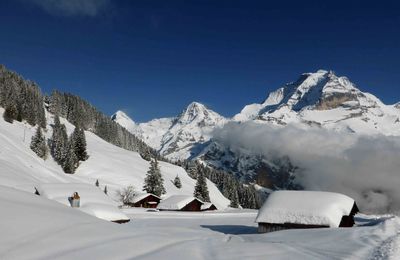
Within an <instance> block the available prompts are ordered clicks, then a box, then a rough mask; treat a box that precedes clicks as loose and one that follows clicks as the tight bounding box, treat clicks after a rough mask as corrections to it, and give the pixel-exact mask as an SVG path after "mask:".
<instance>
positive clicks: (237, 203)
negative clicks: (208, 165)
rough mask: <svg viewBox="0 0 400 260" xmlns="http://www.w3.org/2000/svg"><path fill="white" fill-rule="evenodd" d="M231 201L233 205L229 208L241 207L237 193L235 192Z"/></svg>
mask: <svg viewBox="0 0 400 260" xmlns="http://www.w3.org/2000/svg"><path fill="white" fill-rule="evenodd" d="M230 200H231V204H230V205H229V206H231V207H232V208H238V207H239V196H238V193H237V191H233V193H232V196H231V197H230Z"/></svg>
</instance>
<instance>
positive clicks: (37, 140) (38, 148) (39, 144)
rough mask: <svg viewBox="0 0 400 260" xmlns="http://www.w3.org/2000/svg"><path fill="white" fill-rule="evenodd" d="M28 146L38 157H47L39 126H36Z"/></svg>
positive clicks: (44, 140) (44, 141)
mask: <svg viewBox="0 0 400 260" xmlns="http://www.w3.org/2000/svg"><path fill="white" fill-rule="evenodd" d="M30 147H31V149H32V151H34V152H35V153H36V154H37V155H38V156H39V157H40V158H42V159H46V158H47V152H48V149H47V145H46V139H45V137H44V135H43V134H42V130H41V128H40V126H38V127H37V129H36V133H35V135H34V136H32V140H31V146H30Z"/></svg>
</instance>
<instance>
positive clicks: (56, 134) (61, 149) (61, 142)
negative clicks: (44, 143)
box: [50, 116, 69, 165]
mask: <svg viewBox="0 0 400 260" xmlns="http://www.w3.org/2000/svg"><path fill="white" fill-rule="evenodd" d="M50 143H51V155H52V156H53V158H54V160H55V161H56V162H57V163H58V164H60V165H64V162H65V160H66V157H67V152H68V149H69V147H68V135H67V129H66V127H65V125H63V124H61V123H60V118H59V117H58V116H55V118H54V125H53V135H52V137H51V142H50Z"/></svg>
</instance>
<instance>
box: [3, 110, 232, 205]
mask: <svg viewBox="0 0 400 260" xmlns="http://www.w3.org/2000/svg"><path fill="white" fill-rule="evenodd" d="M2 112H3V109H2V108H0V113H2ZM51 120H52V118H51V115H48V120H47V121H48V122H51ZM61 122H62V123H65V124H66V126H67V130H68V132H69V133H71V132H72V131H73V126H72V125H71V124H69V123H68V122H66V121H65V120H64V119H61ZM47 129H48V132H47V133H46V136H47V137H50V136H51V127H50V126H48V127H47ZM34 132H35V128H33V127H31V126H29V125H26V124H23V123H20V122H16V121H15V122H14V123H13V124H9V123H7V122H5V121H4V120H3V118H2V117H1V119H0V146H1V147H2V149H1V150H0V183H1V184H2V185H6V186H11V187H18V188H19V189H24V190H27V191H30V192H33V191H34V189H33V187H34V186H35V185H37V184H40V183H60V182H61V183H70V182H73V183H79V182H82V183H89V184H93V185H94V183H95V181H96V179H98V180H99V182H100V186H101V188H104V186H105V185H107V187H108V190H109V194H110V196H111V197H115V192H116V190H119V189H121V188H122V187H126V186H129V185H133V186H134V187H135V188H136V190H137V191H139V192H140V191H141V189H142V186H143V180H144V177H145V174H146V172H147V170H148V168H149V162H147V161H145V160H143V159H142V158H141V157H140V155H139V154H138V153H136V152H131V151H127V150H124V149H122V148H119V147H116V146H114V145H112V144H109V143H107V142H106V141H104V140H103V139H101V138H99V137H98V136H96V135H95V134H93V133H91V132H85V134H86V140H87V145H88V147H87V149H88V154H89V156H90V157H89V159H88V160H87V161H85V162H83V163H81V165H80V166H79V168H78V169H77V171H76V173H75V174H74V175H66V174H64V173H63V172H62V170H61V167H60V166H59V165H57V164H56V163H55V162H54V160H53V159H52V158H49V159H47V160H46V161H43V160H42V159H40V158H39V157H37V156H36V154H34V153H33V152H32V151H31V150H30V148H29V145H30V140H31V136H32V135H33V134H34ZM24 133H25V141H24ZM160 167H161V173H162V175H163V177H164V185H165V188H166V190H167V195H174V194H182V195H193V191H194V186H195V180H194V179H192V178H190V177H189V176H188V175H187V173H186V172H185V170H184V169H182V168H181V167H178V166H175V165H172V164H169V163H165V162H160ZM176 175H179V177H180V179H181V182H182V188H181V189H177V188H176V187H175V186H174V185H173V183H172V180H173V179H174V178H175V177H176ZM207 184H208V186H209V191H210V197H211V200H212V202H213V203H214V204H215V205H216V206H217V207H219V208H220V209H221V208H225V207H226V206H227V205H229V201H228V200H227V199H226V198H225V197H224V196H223V195H222V194H221V193H220V192H219V191H218V189H217V188H216V187H215V185H214V184H213V183H211V182H209V181H208V183H207Z"/></svg>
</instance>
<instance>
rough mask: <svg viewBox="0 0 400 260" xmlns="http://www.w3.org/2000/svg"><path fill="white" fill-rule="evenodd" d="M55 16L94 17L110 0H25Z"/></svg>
mask: <svg viewBox="0 0 400 260" xmlns="http://www.w3.org/2000/svg"><path fill="white" fill-rule="evenodd" d="M23 1H25V2H30V3H32V4H34V5H37V6H39V7H41V8H42V9H43V10H45V11H46V12H48V13H49V14H51V15H55V16H90V17H94V16H96V15H98V14H100V13H102V12H103V11H105V10H106V9H107V7H108V6H109V4H110V0H23Z"/></svg>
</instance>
